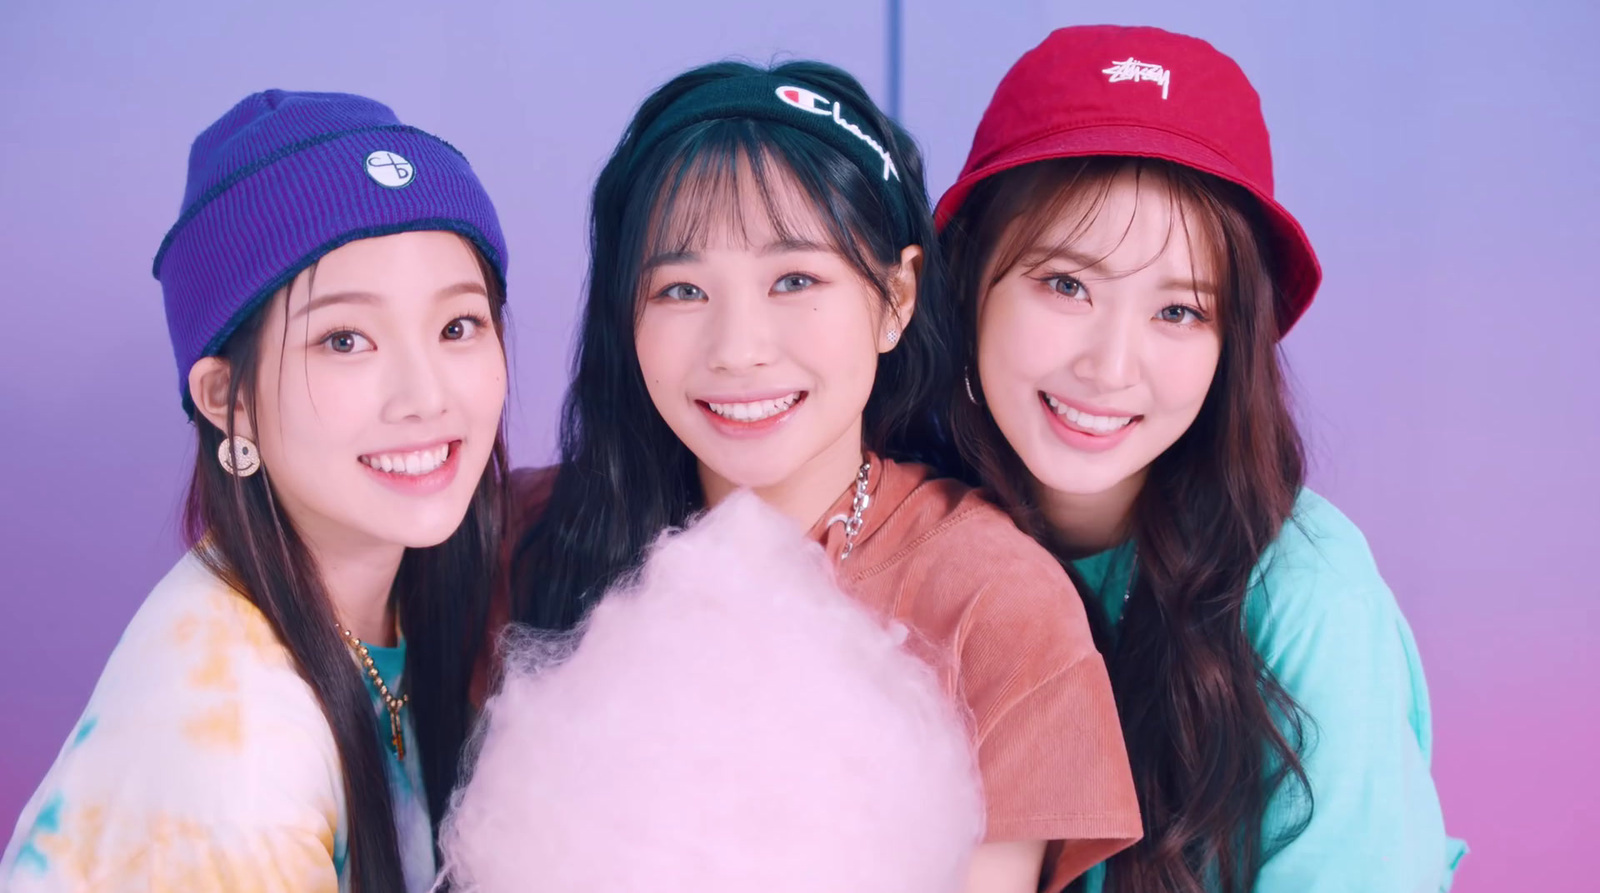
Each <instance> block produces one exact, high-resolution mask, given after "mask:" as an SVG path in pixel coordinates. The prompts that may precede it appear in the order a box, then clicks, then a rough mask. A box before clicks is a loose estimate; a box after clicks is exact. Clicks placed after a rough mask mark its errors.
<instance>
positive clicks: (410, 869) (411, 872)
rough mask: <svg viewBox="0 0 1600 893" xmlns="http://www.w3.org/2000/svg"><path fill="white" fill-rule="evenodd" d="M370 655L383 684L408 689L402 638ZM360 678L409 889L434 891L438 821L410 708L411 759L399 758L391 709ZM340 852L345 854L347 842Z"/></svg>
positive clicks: (405, 720)
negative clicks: (424, 781) (371, 714)
mask: <svg viewBox="0 0 1600 893" xmlns="http://www.w3.org/2000/svg"><path fill="white" fill-rule="evenodd" d="M367 653H368V654H370V655H372V663H373V666H375V667H376V668H377V670H378V675H379V676H382V677H383V684H384V685H386V686H388V688H389V691H390V692H403V691H405V689H404V688H403V687H402V685H403V683H402V676H403V675H404V672H405V668H406V644H405V642H404V641H403V640H402V641H401V642H400V643H399V644H397V645H396V646H395V647H393V648H378V647H374V646H372V645H368V646H367ZM361 678H362V680H363V681H364V682H366V683H367V694H369V695H371V697H372V709H373V711H374V719H375V720H376V723H377V725H376V731H377V735H378V747H379V750H380V751H381V752H382V753H383V758H384V759H383V771H384V775H385V776H386V777H387V778H388V779H389V796H390V797H391V798H392V799H393V801H394V830H395V839H396V840H397V841H399V843H400V860H401V862H402V863H403V864H402V866H401V867H402V868H403V869H404V872H405V878H406V890H407V891H408V893H422V891H426V890H429V889H431V888H432V887H433V881H434V874H435V871H434V869H435V863H434V858H433V824H432V822H431V820H430V819H429V817H428V795H427V793H426V789H425V788H424V787H423V785H422V762H421V760H420V759H419V757H418V749H417V735H416V731H415V730H414V728H413V726H412V723H411V708H410V707H409V706H406V707H402V708H401V709H400V723H401V728H402V729H403V730H404V733H405V745H406V758H405V760H404V761H402V760H401V759H400V758H399V757H398V756H396V754H395V751H394V746H393V744H392V743H391V740H390V739H391V726H390V723H389V708H388V707H387V706H385V704H384V702H383V698H382V697H381V696H380V695H379V694H378V687H377V686H376V685H375V684H373V682H372V680H371V679H369V678H367V675H366V673H362V674H361ZM341 843H342V841H341ZM339 852H340V853H343V852H344V848H343V847H342V846H341V847H339ZM340 868H341V869H342V868H343V866H342V865H341V866H340ZM342 874H343V872H342V870H341V876H342Z"/></svg>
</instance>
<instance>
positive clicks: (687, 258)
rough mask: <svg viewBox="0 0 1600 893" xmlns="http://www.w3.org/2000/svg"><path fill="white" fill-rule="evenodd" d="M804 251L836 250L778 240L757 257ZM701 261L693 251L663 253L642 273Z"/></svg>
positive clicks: (760, 250)
mask: <svg viewBox="0 0 1600 893" xmlns="http://www.w3.org/2000/svg"><path fill="white" fill-rule="evenodd" d="M802 251H825V252H828V253H829V254H832V253H833V251H834V249H833V246H831V245H824V244H823V243H821V242H813V241H811V240H810V239H777V240H775V241H772V242H768V243H767V244H765V245H763V246H761V247H760V248H758V249H756V255H757V256H758V257H771V256H773V255H775V254H795V253H798V252H802ZM699 260H700V255H699V254H697V253H696V252H693V251H687V250H685V251H663V252H661V253H660V254H656V255H653V256H651V258H650V259H649V260H647V261H645V262H644V266H643V267H642V268H641V271H642V272H645V273H648V272H650V271H651V270H654V269H655V268H657V267H665V266H669V265H671V264H692V263H695V262H697V261H699Z"/></svg>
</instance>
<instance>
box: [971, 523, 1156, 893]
mask: <svg viewBox="0 0 1600 893" xmlns="http://www.w3.org/2000/svg"><path fill="white" fill-rule="evenodd" d="M1030 545H1031V543H1030ZM1030 557H1032V555H1031V554H1024V555H1023V556H1020V558H1021V559H1023V560H1013V561H1007V562H1005V563H1004V564H1002V565H1000V566H1001V567H1004V568H1005V570H1004V571H1000V572H998V573H992V574H990V575H989V585H988V586H986V588H985V591H984V592H983V594H982V595H981V596H980V597H979V599H978V601H977V602H975V603H974V606H973V608H972V610H971V611H970V612H969V613H968V617H967V623H966V624H965V625H964V630H963V632H962V635H961V650H960V662H961V663H960V675H961V689H962V697H963V699H964V700H965V701H966V702H967V705H968V706H969V708H970V709H971V710H972V713H973V717H974V719H975V725H976V739H977V752H978V766H979V771H980V773H981V775H982V777H983V785H984V800H985V805H986V807H987V810H988V829H987V835H986V838H985V839H986V845H985V847H984V849H983V858H982V867H983V868H984V870H985V871H986V872H987V871H993V872H995V873H996V874H995V875H994V876H995V877H1000V876H1005V875H1001V874H999V873H1000V872H1001V871H1003V868H1002V867H1003V866H1015V865H1017V864H1018V859H1019V847H1020V848H1025V849H1027V850H1028V851H1030V852H1032V853H1033V859H1034V861H1035V862H1037V863H1039V864H1040V865H1041V866H1042V871H1040V872H1038V873H1035V874H1034V875H1033V880H1032V886H1031V887H1030V888H1029V889H1043V890H1046V891H1050V893H1054V891H1059V890H1061V889H1062V888H1064V887H1065V886H1066V885H1067V884H1068V883H1069V882H1071V881H1072V880H1073V879H1074V878H1076V877H1077V876H1078V875H1080V874H1082V873H1083V872H1085V871H1087V870H1088V869H1089V868H1090V867H1091V866H1093V865H1094V864H1096V863H1097V862H1100V861H1102V860H1104V859H1106V858H1107V857H1109V856H1111V855H1113V854H1114V853H1116V852H1118V851H1119V850H1122V849H1123V848H1125V847H1127V846H1129V845H1131V844H1132V843H1133V842H1134V841H1136V840H1138V838H1139V836H1140V834H1141V824H1140V820H1139V808H1138V800H1137V797H1136V796H1135V794H1134V789H1133V776H1132V772H1131V770H1130V769H1129V767H1128V756H1127V750H1126V748H1125V747H1124V745H1123V741H1122V727H1121V724H1120V722H1119V720H1118V718H1117V710H1116V703H1115V701H1114V699H1113V697H1112V693H1111V682H1110V679H1109V678H1108V677H1107V675H1106V669H1105V663H1104V661H1102V660H1101V658H1100V654H1099V652H1097V651H1095V650H1094V645H1093V643H1092V641H1091V639H1090V636H1089V628H1088V621H1087V618H1086V617H1085V615H1084V610H1083V604H1082V602H1080V601H1079V600H1078V597H1077V595H1076V593H1074V592H1073V590H1072V584H1071V583H1070V581H1068V579H1067V578H1066V574H1065V573H1063V572H1062V571H1061V568H1060V566H1059V565H1057V564H1055V562H1054V560H1053V559H1050V558H1049V557H1048V556H1047V555H1044V554H1043V553H1042V551H1041V552H1040V553H1039V557H1040V558H1041V559H1042V560H1040V561H1038V562H1037V563H1035V562H1030V561H1028V560H1026V559H1028V558H1030ZM1045 844H1049V846H1048V847H1045V846H1044V845H1045ZM992 846H994V847H1003V848H1002V849H996V850H993V851H991V850H990V849H989V847H992ZM1041 877H1042V881H1043V886H1042V887H1041V886H1040V882H1041ZM969 889H974V890H976V889H980V888H977V887H972V886H970V885H969ZM982 889H987V888H982ZM994 889H996V890H1003V889H1009V888H1008V887H999V886H996V887H994Z"/></svg>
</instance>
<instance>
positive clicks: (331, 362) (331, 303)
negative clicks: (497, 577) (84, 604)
mask: <svg viewBox="0 0 1600 893" xmlns="http://www.w3.org/2000/svg"><path fill="white" fill-rule="evenodd" d="M505 260H506V252H505V244H504V240H503V239H502V237H501V235H500V228H499V223H498V221H497V219H496V216H495V212H494V207H493V206H492V205H491V204H490V201H489V197H488V196H487V195H486V194H485V193H484V191H483V188H482V187H481V186H480V185H479V183H478V180H477V178H476V176H475V175H474V174H473V172H472V169H471V167H469V166H468V164H467V162H466V160H465V159H464V158H463V157H462V156H461V155H460V153H458V152H457V151H456V150H455V149H453V148H452V147H451V146H450V145H449V144H447V143H445V142H443V141H442V140H439V139H438V138H436V137H433V136H430V135H428V134H426V133H423V132H422V131H420V130H417V129H415V128H412V127H407V126H405V125H402V124H400V123H399V121H397V120H396V119H395V117H394V114H393V113H392V112H391V111H389V109H388V108H386V107H385V106H383V105H380V104H378V103H376V102H373V101H372V100H369V99H363V98H361V97H358V96H349V95H342V94H319V93H286V92H282V91H269V92H266V93H258V94H256V95H254V96H250V97H248V98H246V99H245V100H244V101H242V102H240V103H239V104H238V105H237V106H235V107H234V108H233V109H232V110H231V111H229V112H228V113H227V114H226V115H224V116H223V117H222V118H221V119H220V120H219V121H217V122H216V123H215V124H213V125H212V126H211V127H210V128H209V129H207V130H206V131H205V132H204V133H202V134H201V135H200V137H199V138H198V139H197V140H196V141H195V144H194V148H193V150H192V152H191V154H190V165H189V182H188V187H187V190H186V192H185V195H184V202H183V212H182V214H181V216H180V217H179V218H178V222H177V224H176V225H175V226H174V227H173V228H172V230H171V231H170V232H169V233H168V234H167V237H166V240H165V241H164V242H163V243H162V246H161V250H160V251H159V253H158V254H157V255H156V260H155V274H156V277H157V278H158V279H159V280H160V281H161V285H162V290H163V292H164V295H165V298H166V310H167V322H168V326H169V329H170V330H171V333H172V342H173V349H174V352H175V353H176V356H177V360H178V373H179V387H180V391H181V393H182V396H183V403H184V406H185V409H186V410H187V411H188V412H189V413H190V416H191V418H192V419H193V420H194V424H195V432H196V450H197V453H196V458H195V468H194V476H193V480H192V483H191V485H190V488H189V497H188V505H187V511H186V513H185V522H186V524H185V527H186V530H187V533H188V538H189V540H190V545H191V548H190V550H189V552H188V553H187V554H186V555H184V557H183V558H182V559H181V560H180V561H179V562H178V564H177V566H176V567H175V568H173V570H172V571H171V573H169V574H168V575H167V576H166V578H165V579H163V580H162V581H161V582H160V583H158V584H157V585H156V587H155V590H154V591H153V592H151V594H150V596H149V597H148V598H147V599H146V600H145V602H144V604H143V606H142V607H141V608H140V609H139V611H138V613H137V614H136V615H135V617H134V619H133V621H132V622H131V623H130V624H129V626H128V629H127V632H126V633H125V634H124V635H123V637H122V640H121V641H120V642H119V643H118V645H117V647H116V650H115V651H114V652H113V653H112V655H111V658H110V661H109V662H108V663H107V665H106V669H105V672H104V674H103V675H102V676H101V678H100V682H99V684H98V685H97V686H96V688H95V691H94V694H93V696H92V697H91V698H90V700H89V705H88V707H87V709H86V710H85V711H84V714H83V718H82V720H81V721H80V722H79V724H78V726H77V728H76V729H75V730H74V731H73V732H72V734H71V735H70V736H69V737H68V739H67V742H66V745H65V746H64V747H63V748H62V751H61V754H60V756H59V757H58V758H57V760H56V763H55V765H54V766H53V767H52V768H51V770H50V773H49V774H48V775H47V776H46V777H45V779H44V782H43V784H41V785H40V787H39V790H38V792H37V793H36V794H35V795H34V797H33V799H32V801H31V802H30V803H29V804H28V806H27V808H26V809H25V810H24V811H23V814H22V817H21V820H20V822H19V823H18V826H17V832H16V836H15V837H14V838H13V839H12V841H11V844H10V846H9V847H8V848H7V850H6V855H5V859H4V861H3V862H0V886H3V887H4V888H5V889H7V890H10V891H16V893H24V891H56V890H90V889H92V890H151V889H157V890H199V891H205V890H211V891H223V890H229V891H233V890H325V891H334V890H345V891H368V893H374V891H378V893H391V891H397V890H409V891H412V893H417V891H422V890H427V889H428V888H429V886H430V885H431V883H432V881H433V876H434V855H433V835H432V827H431V826H432V822H433V821H436V820H437V819H439V818H440V817H441V813H442V812H443V809H444V805H445V801H446V797H447V796H448V794H449V792H450V790H451V788H452V787H453V785H454V783H455V779H456V764H457V760H458V755H459V751H460V747H461V743H462V740H463V737H464V735H465V733H466V730H467V726H468V722H469V715H468V700H467V686H468V682H469V680H470V675H471V670H472V666H473V662H474V660H475V659H476V647H475V646H476V644H477V643H479V642H481V641H482V637H483V636H484V635H485V628H484V622H485V617H486V616H487V604H488V594H489V579H490V576H491V574H492V572H493V569H494V561H495V556H496V555H497V554H498V550H497V543H498V533H497V531H498V529H499V527H500V526H501V525H500V523H499V520H498V518H499V515H500V505H501V499H500V497H499V496H498V494H499V493H500V492H501V487H502V482H503V480H504V479H505V475H504V468H505V453H504V448H503V446H502V444H501V440H500V427H501V407H502V404H503V402H504V399H505V391H506V369H505V357H504V354H503V351H502V347H501V342H500V319H501V305H502V301H503V297H502V296H503V294H504V282H505Z"/></svg>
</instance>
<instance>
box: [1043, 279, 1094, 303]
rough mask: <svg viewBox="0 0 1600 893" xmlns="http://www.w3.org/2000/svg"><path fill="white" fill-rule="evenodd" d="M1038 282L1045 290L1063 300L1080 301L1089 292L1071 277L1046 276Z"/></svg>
mask: <svg viewBox="0 0 1600 893" xmlns="http://www.w3.org/2000/svg"><path fill="white" fill-rule="evenodd" d="M1040 281H1042V282H1043V283H1044V284H1045V287H1046V288H1048V289H1050V290H1051V291H1053V292H1055V293H1056V294H1058V295H1060V296H1062V297H1063V298H1071V299H1072V300H1074V301H1079V300H1082V299H1084V298H1085V297H1087V296H1088V294H1089V290H1088V289H1087V288H1085V287H1084V285H1083V283H1082V282H1079V281H1078V280H1076V279H1074V278H1072V277H1071V276H1065V275H1060V276H1046V277H1045V278H1044V279H1042V280H1040Z"/></svg>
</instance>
